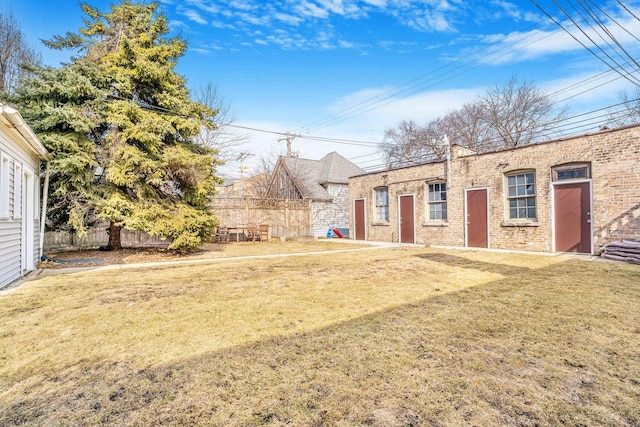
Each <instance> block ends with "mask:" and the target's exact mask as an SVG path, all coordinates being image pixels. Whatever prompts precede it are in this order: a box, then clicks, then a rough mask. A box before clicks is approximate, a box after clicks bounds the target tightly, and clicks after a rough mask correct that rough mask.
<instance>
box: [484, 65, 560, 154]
mask: <svg viewBox="0 0 640 427" xmlns="http://www.w3.org/2000/svg"><path fill="white" fill-rule="evenodd" d="M477 102H478V103H479V105H480V108H481V110H480V111H481V114H482V117H483V119H484V120H485V121H486V125H487V126H488V127H489V128H490V129H491V130H492V131H493V132H494V133H495V136H494V138H495V139H496V140H497V141H498V145H502V146H505V147H516V146H520V145H526V144H531V143H532V142H534V141H535V140H540V139H542V138H549V137H550V136H552V135H553V134H554V128H556V127H557V122H558V121H560V120H562V119H563V118H565V117H566V116H567V108H566V107H564V108H560V109H559V110H556V109H555V107H554V102H553V99H552V98H551V97H550V96H549V95H548V94H547V93H546V92H545V91H544V90H542V89H540V88H538V87H536V86H534V85H533V84H532V83H529V82H526V81H523V82H519V81H518V79H517V78H516V77H512V78H511V79H509V81H508V82H507V83H505V84H502V85H500V84H497V85H495V86H494V87H492V88H490V89H489V90H488V91H487V93H486V94H485V95H483V96H481V97H480V99H479V100H478V101H477ZM482 148H484V147H482ZM481 151H482V150H481Z"/></svg>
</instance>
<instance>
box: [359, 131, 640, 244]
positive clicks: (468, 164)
mask: <svg viewBox="0 0 640 427" xmlns="http://www.w3.org/2000/svg"><path fill="white" fill-rule="evenodd" d="M447 165H449V170H447ZM447 181H448V185H447ZM349 206H350V227H351V230H352V232H351V237H352V238H355V239H361V240H380V241H389V242H401V243H418V244H427V245H450V246H468V247H486V248H500V249H516V250H529V251H541V252H579V253H599V252H600V250H601V247H602V245H604V244H605V243H607V242H609V241H612V240H619V239H628V240H636V241H640V125H633V126H627V127H623V128H618V129H607V130H602V131H600V132H596V133H590V134H585V135H581V136H576V137H570V138H563V139H558V140H554V141H548V142H542V143H538V144H533V145H527V146H522V147H516V148H511V149H503V150H500V151H496V152H491V153H482V154H476V153H473V152H470V150H467V149H464V148H463V147H458V146H454V147H453V148H452V158H451V160H450V161H449V162H447V161H439V162H433V163H428V164H424V165H420V166H411V167H404V168H399V169H393V170H386V171H381V172H375V173H369V174H363V175H358V176H354V177H352V178H350V179H349Z"/></svg>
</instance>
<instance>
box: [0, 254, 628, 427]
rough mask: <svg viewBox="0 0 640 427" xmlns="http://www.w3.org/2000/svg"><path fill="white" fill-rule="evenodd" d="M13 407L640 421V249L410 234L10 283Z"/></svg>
mask: <svg viewBox="0 0 640 427" xmlns="http://www.w3.org/2000/svg"><path fill="white" fill-rule="evenodd" d="M317 244H318V245H322V244H325V243H317ZM0 424H3V425H4V424H8V425H11V424H29V425H34V424H35V425H59V424H62V425H73V424H85V425H93V424H115V425H190V424H202V425H225V426H226V425H230V426H245V425H285V424H289V425H309V426H320V425H336V426H347V425H379V426H394V425H398V426H402V425H405V426H406V425H525V426H526V425H531V426H533V425H558V424H566V425H629V426H632V425H640V268H639V267H638V266H632V265H623V264H617V263H606V262H585V261H580V260H575V259H571V258H564V257H545V256H536V255H521V254H495V253H486V252H462V251H435V250H431V249H424V248H394V249H380V250H375V251H363V252H347V253H340V254H329V253H327V254H323V255H315V256H297V257H293V258H275V259H263V260H256V259H254V260H244V261H237V260H234V261H225V262H221V263H217V264H215V265H198V266H183V267H172V268H161V269H150V268H149V269H139V270H124V271H108V272H100V273H99V274H96V272H89V273H81V274H70V275H62V276H52V277H46V278H43V279H40V280H37V281H33V282H28V283H26V284H24V285H23V286H21V287H20V288H18V289H17V290H15V291H14V292H12V293H10V294H7V295H3V296H1V297H0Z"/></svg>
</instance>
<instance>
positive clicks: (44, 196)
mask: <svg viewBox="0 0 640 427" xmlns="http://www.w3.org/2000/svg"><path fill="white" fill-rule="evenodd" d="M50 167H51V160H47V169H46V171H45V173H44V185H43V188H42V213H41V214H40V256H39V257H38V259H42V255H43V254H44V227H45V223H46V222H47V221H46V220H47V202H48V199H49V169H50Z"/></svg>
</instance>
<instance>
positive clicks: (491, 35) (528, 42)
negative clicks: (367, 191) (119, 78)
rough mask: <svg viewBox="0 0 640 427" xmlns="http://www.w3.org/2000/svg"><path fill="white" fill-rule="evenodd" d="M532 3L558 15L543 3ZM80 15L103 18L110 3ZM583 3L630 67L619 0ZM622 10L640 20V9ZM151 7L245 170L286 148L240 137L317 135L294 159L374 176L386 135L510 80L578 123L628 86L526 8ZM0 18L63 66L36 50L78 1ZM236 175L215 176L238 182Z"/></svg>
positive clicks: (69, 25)
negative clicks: (557, 104) (228, 122)
mask: <svg viewBox="0 0 640 427" xmlns="http://www.w3.org/2000/svg"><path fill="white" fill-rule="evenodd" d="M536 3H538V4H539V5H540V6H541V7H542V8H543V9H545V10H546V11H548V12H549V13H550V14H552V15H554V16H556V17H558V18H559V19H560V18H561V14H560V11H559V9H558V7H557V6H556V5H554V2H553V1H551V0H536ZM559 3H560V4H561V5H562V6H563V7H567V8H568V10H571V4H572V3H573V4H574V5H575V4H577V2H576V1H571V2H569V1H568V0H562V1H560V2H559ZM89 4H91V5H93V6H95V7H97V8H99V9H100V10H107V8H108V7H109V4H110V2H109V1H104V0H95V1H89ZM592 4H594V5H595V4H597V5H598V6H599V7H600V8H602V10H603V11H604V12H606V13H607V15H609V17H607V16H605V15H604V13H603V12H602V11H599V12H598V13H599V14H600V16H601V17H602V19H603V20H605V21H607V22H608V23H609V25H608V28H610V30H611V31H612V32H613V33H615V35H616V37H617V38H618V41H620V43H621V44H622V45H623V46H624V47H625V48H626V49H627V50H628V51H630V52H632V53H633V54H635V55H636V56H637V55H638V53H640V42H639V41H638V40H636V39H635V38H634V37H633V36H631V35H630V34H628V33H627V32H626V31H624V30H623V29H622V27H624V28H625V29H626V30H627V31H629V32H630V33H631V34H634V35H640V21H639V20H638V19H636V18H634V17H633V15H632V14H630V13H629V12H627V11H625V10H624V9H622V8H621V7H620V6H619V5H618V3H617V2H616V1H608V0H605V1H604V2H603V1H598V2H593V3H592ZM624 5H625V6H626V7H627V8H629V9H630V10H631V11H632V12H634V13H635V15H636V16H640V2H638V1H628V0H626V1H624ZM161 10H162V11H163V13H164V14H165V15H167V17H168V19H169V22H170V26H171V29H172V32H174V33H176V34H180V35H181V36H182V37H183V38H185V39H187V40H188V44H189V50H188V52H187V53H186V55H185V57H183V58H182V60H181V61H180V63H179V66H178V68H177V70H178V72H180V73H181V74H183V75H184V76H185V77H186V78H187V80H188V84H189V87H190V88H191V89H192V90H193V91H196V90H198V89H199V88H200V87H202V86H204V85H206V84H207V83H209V82H210V83H212V84H214V85H216V86H217V88H218V90H219V92H220V93H221V94H222V95H223V96H224V97H225V98H226V99H227V100H228V102H229V104H230V105H231V109H232V118H233V119H234V124H235V125H237V126H240V127H235V128H230V130H231V131H233V132H236V133H238V134H242V135H244V136H245V137H246V138H247V139H246V142H245V143H244V144H243V145H242V146H241V147H238V151H239V152H242V153H246V154H249V156H243V157H245V160H244V163H245V164H247V165H248V166H250V167H254V166H255V165H256V164H257V163H258V160H259V159H260V157H263V156H266V155H268V154H278V153H282V152H284V150H285V144H284V143H283V142H282V141H281V142H278V139H281V138H282V136H281V135H276V134H272V133H267V132H257V131H252V130H248V129H243V128H242V127H246V128H253V129H262V130H268V131H275V132H285V131H287V130H288V131H291V132H296V133H299V134H301V135H303V136H311V137H321V139H306V138H296V139H295V140H294V142H293V149H294V150H295V151H297V152H299V154H300V155H301V156H303V157H308V158H313V159H318V158H320V157H322V156H323V155H325V154H327V153H329V152H331V151H337V152H339V153H341V154H342V155H344V156H345V157H347V158H350V159H353V161H354V162H355V163H356V164H359V165H360V166H361V167H365V168H372V167H375V166H376V165H380V164H381V163H382V161H381V157H380V155H379V154H377V149H376V148H375V145H374V143H377V142H380V141H381V140H382V138H383V135H384V129H385V128H388V127H392V126H394V125H396V124H397V123H398V122H399V121H400V120H404V119H407V120H409V119H412V120H416V121H417V122H419V123H424V122H426V121H428V120H430V119H433V118H436V117H438V116H443V115H445V114H446V113H447V112H449V111H451V110H452V109H455V108H458V107H460V106H461V105H462V104H463V103H465V102H468V101H471V100H473V99H474V98H475V97H476V96H477V95H479V94H481V93H483V92H484V91H485V90H486V88H487V87H489V86H492V85H494V84H498V83H501V82H505V81H507V80H508V79H509V78H510V77H511V76H513V75H517V76H518V78H519V79H521V80H527V81H530V82H533V83H535V84H536V85H539V86H540V87H543V88H545V89H546V90H548V91H549V92H550V93H553V92H556V91H561V92H560V93H558V95H557V96H556V99H558V100H560V101H562V100H565V99H566V101H565V103H566V104H567V105H569V107H570V108H571V111H572V112H573V113H575V114H578V113H580V112H583V111H589V110H593V109H597V108H601V107H605V106H607V105H611V104H614V103H616V102H618V100H619V93H620V92H621V91H622V90H624V89H630V88H631V87H632V84H631V83H629V82H628V81H627V80H625V79H623V78H620V77H619V75H617V74H615V73H613V72H611V71H609V70H608V68H607V67H606V66H605V65H604V64H603V63H602V62H600V61H599V60H598V59H597V58H595V57H594V56H593V55H592V54H590V53H589V52H588V51H587V50H586V49H585V48H583V47H582V46H580V44H579V43H578V42H576V41H575V40H573V39H572V38H571V37H570V36H568V35H567V34H566V33H564V32H563V31H562V30H561V29H559V28H558V27H557V26H556V25H555V24H553V23H552V22H550V20H549V19H548V18H547V17H546V16H545V15H544V14H543V13H542V12H541V11H540V10H539V9H538V8H536V6H535V5H534V4H533V3H532V2H530V1H517V2H516V1H504V0H488V1H473V0H471V1H468V0H275V1H268V2H262V1H256V0H183V1H178V0H162V1H161ZM0 11H1V12H3V13H6V12H8V11H11V12H12V13H13V14H14V15H15V17H16V18H17V20H18V21H19V22H20V25H21V28H22V30H23V32H25V33H26V35H27V36H28V38H29V39H30V41H31V43H32V44H33V45H34V47H36V48H37V49H38V50H39V51H41V52H42V55H43V58H44V61H45V63H47V64H48V65H53V66H56V65H58V64H59V62H60V61H63V60H65V59H68V57H69V52H56V51H50V50H48V49H46V48H45V47H44V46H42V45H41V44H40V43H39V39H41V38H50V37H51V36H53V35H55V34H63V33H65V32H66V31H76V30H77V29H78V28H79V27H80V26H81V24H82V21H81V19H82V15H81V12H80V8H79V5H78V3H77V2H76V1H67V0H58V1H55V2H54V1H51V0H0ZM574 14H575V13H574ZM562 22H564V23H566V19H563V20H562ZM615 23H617V24H620V25H617V24H615ZM572 31H574V32H575V34H576V35H577V36H578V37H582V39H584V36H583V35H580V34H579V33H578V32H577V31H576V30H575V28H574V29H573V30H572ZM593 76H598V77H594V78H593V79H591V80H587V81H585V80H586V79H589V78H591V77H593ZM578 82H581V84H580V85H578V86H573V85H575V84H576V83H578ZM591 127H592V128H580V129H579V130H578V131H579V132H580V133H583V132H587V131H593V130H597V124H596V123H595V122H594V123H591ZM325 138H327V139H338V140H340V141H338V142H331V141H329V140H327V139H325ZM354 141H355V142H354ZM238 167H239V162H231V163H230V164H229V165H227V166H226V167H225V168H223V169H222V171H223V172H224V174H225V175H227V176H228V177H237V176H238V174H239V173H238Z"/></svg>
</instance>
